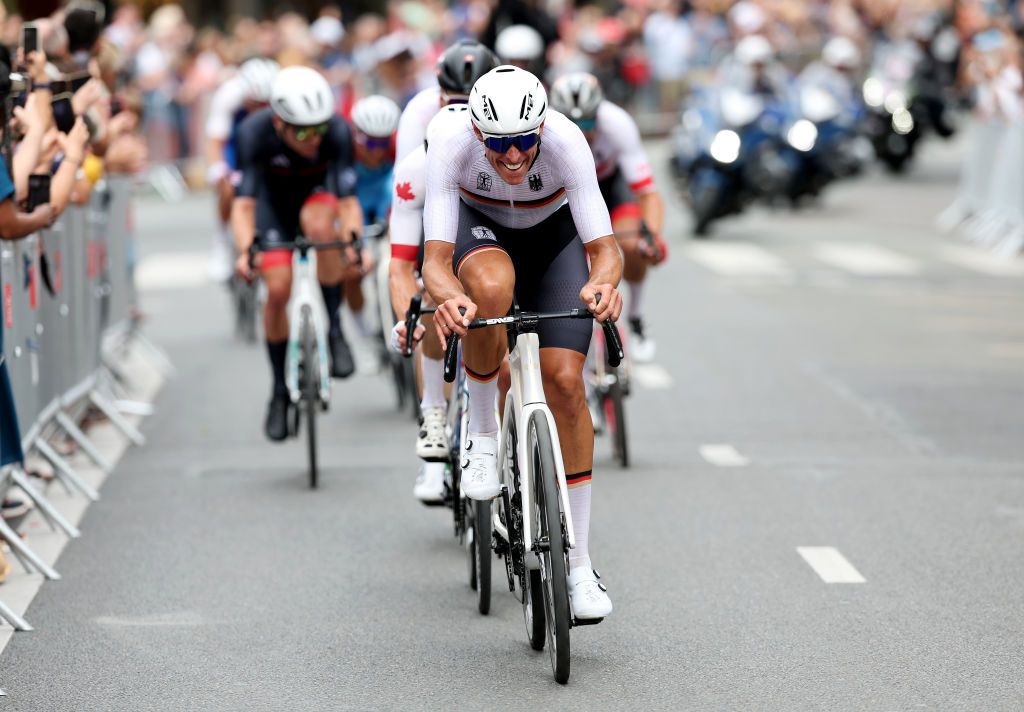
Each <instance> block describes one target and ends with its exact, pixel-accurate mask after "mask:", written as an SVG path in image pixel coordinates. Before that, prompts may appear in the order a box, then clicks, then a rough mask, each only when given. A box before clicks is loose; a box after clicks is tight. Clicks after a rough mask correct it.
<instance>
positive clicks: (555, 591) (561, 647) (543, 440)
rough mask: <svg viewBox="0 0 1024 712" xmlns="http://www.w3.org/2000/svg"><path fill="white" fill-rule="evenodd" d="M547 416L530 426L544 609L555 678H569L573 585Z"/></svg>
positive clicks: (532, 420)
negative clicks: (567, 559)
mask: <svg viewBox="0 0 1024 712" xmlns="http://www.w3.org/2000/svg"><path fill="white" fill-rule="evenodd" d="M550 427H551V426H550V425H549V424H548V420H547V416H546V415H545V414H544V413H542V412H536V413H534V414H533V415H532V416H531V417H530V425H529V428H528V430H527V437H528V438H529V440H528V442H529V446H530V447H529V452H530V460H531V465H532V470H533V471H532V475H533V477H532V480H531V485H532V486H533V514H534V521H535V523H536V524H535V526H536V534H535V541H536V543H537V544H538V546H537V549H538V550H539V556H540V564H541V565H540V574H541V576H540V577H541V581H542V582H543V584H544V585H543V595H544V613H545V615H546V618H547V643H548V654H549V655H550V656H551V670H552V672H553V673H554V676H555V682H558V683H560V684H563V685H564V684H565V683H566V682H568V681H569V618H570V613H569V586H568V580H567V579H566V569H567V566H566V545H565V538H564V537H563V525H562V509H561V497H560V495H559V492H558V473H557V470H556V469H555V451H554V447H553V446H552V438H551V430H550Z"/></svg>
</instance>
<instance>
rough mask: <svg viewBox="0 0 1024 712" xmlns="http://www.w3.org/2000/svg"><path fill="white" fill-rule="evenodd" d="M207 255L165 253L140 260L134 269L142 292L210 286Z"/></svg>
mask: <svg viewBox="0 0 1024 712" xmlns="http://www.w3.org/2000/svg"><path fill="white" fill-rule="evenodd" d="M209 263H210V255H209V253H207V252H164V253H161V254H156V255H150V256H149V257H146V258H145V259H143V260H142V261H141V262H140V263H139V266H138V267H137V268H136V269H135V283H136V285H138V288H139V289H140V290H142V291H158V290H163V289H194V288H196V287H202V286H204V285H206V284H209V283H210V277H209V272H208V266H209Z"/></svg>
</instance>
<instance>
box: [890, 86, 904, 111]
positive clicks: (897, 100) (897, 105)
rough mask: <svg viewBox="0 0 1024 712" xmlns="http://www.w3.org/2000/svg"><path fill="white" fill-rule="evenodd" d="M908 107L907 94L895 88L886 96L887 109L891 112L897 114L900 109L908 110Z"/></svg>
mask: <svg viewBox="0 0 1024 712" xmlns="http://www.w3.org/2000/svg"><path fill="white" fill-rule="evenodd" d="M906 109H907V97H906V95H905V94H904V93H903V92H901V91H899V90H897V89H893V90H892V91H891V92H889V93H888V94H887V95H886V97H885V110H886V111H888V112H889V113H890V114H896V113H898V112H900V111H906Z"/></svg>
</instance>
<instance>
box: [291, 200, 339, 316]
mask: <svg viewBox="0 0 1024 712" xmlns="http://www.w3.org/2000/svg"><path fill="white" fill-rule="evenodd" d="M337 221H338V213H337V209H336V208H334V207H332V206H331V205H329V204H326V203H308V204H306V205H304V206H303V207H302V211H301V212H300V213H299V224H300V225H301V227H302V234H303V235H305V236H306V237H307V238H308V239H309V240H311V241H312V242H333V241H334V240H337V239H338V231H337ZM316 273H317V280H318V281H319V282H320V288H321V291H322V292H323V296H324V303H325V304H326V306H327V314H328V316H329V317H330V330H331V333H332V334H338V333H340V332H341V315H340V313H339V311H338V309H339V307H340V306H341V298H342V294H341V290H342V284H341V281H342V278H343V277H344V261H343V259H342V256H341V251H340V250H321V251H318V252H317V255H316Z"/></svg>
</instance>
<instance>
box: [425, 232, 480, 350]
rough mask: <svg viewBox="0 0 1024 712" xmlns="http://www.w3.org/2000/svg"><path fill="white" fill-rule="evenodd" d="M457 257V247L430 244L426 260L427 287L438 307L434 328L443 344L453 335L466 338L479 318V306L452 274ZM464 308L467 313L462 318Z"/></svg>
mask: <svg viewBox="0 0 1024 712" xmlns="http://www.w3.org/2000/svg"><path fill="white" fill-rule="evenodd" d="M454 254H455V243H453V242H443V241H441V240H428V241H427V243H426V254H425V255H424V258H423V283H424V284H425V285H426V287H427V292H429V294H430V298H431V299H433V300H434V303H435V304H437V313H436V314H434V328H435V329H436V330H437V335H438V338H439V339H440V340H441V343H444V340H445V339H446V338H447V337H448V336H449V335H450V334H452V333H455V334H458V335H459V336H465V335H466V333H467V329H466V327H467V326H469V322H470V321H471V320H472V319H473V318H474V317H476V304H474V303H473V300H472V299H470V298H469V297H468V296H467V295H466V292H465V290H464V289H463V288H462V282H460V281H459V278H458V277H456V276H455V273H454V272H452V255H454ZM460 308H462V309H465V310H466V313H465V314H460V313H459V309H460Z"/></svg>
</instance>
